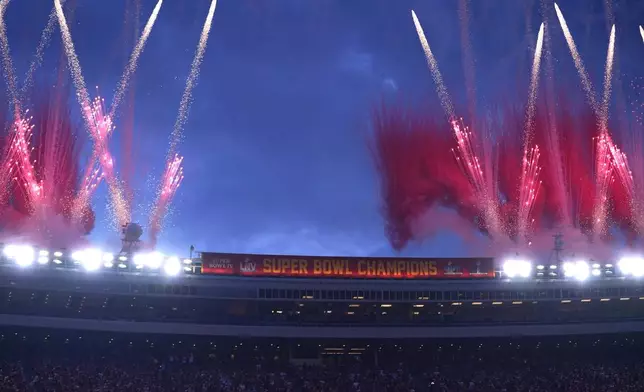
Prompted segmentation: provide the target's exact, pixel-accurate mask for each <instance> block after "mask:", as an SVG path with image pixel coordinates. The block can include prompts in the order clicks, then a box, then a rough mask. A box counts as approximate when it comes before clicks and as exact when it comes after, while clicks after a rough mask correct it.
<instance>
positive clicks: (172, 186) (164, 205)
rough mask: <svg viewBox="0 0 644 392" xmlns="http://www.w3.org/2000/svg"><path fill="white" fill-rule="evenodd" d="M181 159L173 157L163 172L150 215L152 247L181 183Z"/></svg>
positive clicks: (176, 156)
mask: <svg viewBox="0 0 644 392" xmlns="http://www.w3.org/2000/svg"><path fill="white" fill-rule="evenodd" d="M182 162H183V157H180V156H178V155H175V156H174V158H173V159H172V160H170V161H168V165H167V167H166V169H165V171H164V172H163V178H162V180H161V189H160V191H159V195H158V196H157V200H156V201H155V203H154V207H153V210H152V214H151V215H150V225H149V227H150V238H151V239H152V246H154V244H155V242H156V239H157V235H158V233H159V232H160V231H161V225H162V223H163V218H164V217H165V215H166V214H167V211H168V207H169V206H170V203H171V202H172V199H173V197H174V195H175V193H176V192H177V189H178V188H179V185H181V181H183V167H182V166H181V163H182Z"/></svg>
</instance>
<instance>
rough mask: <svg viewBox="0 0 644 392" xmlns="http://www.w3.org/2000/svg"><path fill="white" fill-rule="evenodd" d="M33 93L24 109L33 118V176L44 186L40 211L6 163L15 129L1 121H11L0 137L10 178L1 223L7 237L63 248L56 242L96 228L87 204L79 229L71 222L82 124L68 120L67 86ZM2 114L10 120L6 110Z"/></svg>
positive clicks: (4, 171) (6, 176) (4, 172)
mask: <svg viewBox="0 0 644 392" xmlns="http://www.w3.org/2000/svg"><path fill="white" fill-rule="evenodd" d="M36 91H38V95H37V96H36V97H35V98H34V99H33V103H34V107H33V109H31V110H30V111H29V113H28V114H29V115H31V116H32V117H33V118H32V120H31V122H30V123H31V124H32V125H33V132H32V135H31V138H30V140H29V148H30V151H29V153H28V154H29V159H30V160H31V164H32V166H33V169H34V174H35V176H36V179H35V180H36V181H37V182H38V183H40V184H42V199H43V202H42V203H40V207H39V208H38V209H34V208H33V206H32V205H31V202H30V200H29V199H28V198H27V196H26V195H27V192H26V190H25V189H24V187H25V183H26V182H25V181H23V180H22V179H21V178H19V175H17V173H16V172H15V170H13V169H12V167H11V166H10V165H8V164H7V158H6V155H7V153H8V141H9V140H11V137H12V132H14V130H13V128H12V127H11V126H10V125H11V121H4V122H3V123H4V124H9V125H7V126H5V133H4V134H3V135H2V139H1V143H2V146H0V148H1V149H0V151H2V154H3V155H2V157H1V158H2V159H1V160H0V161H2V162H4V163H5V166H4V167H3V168H2V173H1V174H2V176H1V177H2V178H3V179H5V181H7V182H8V184H6V186H7V188H8V193H6V194H5V195H4V196H5V197H2V198H0V200H2V201H3V205H2V206H1V207H2V210H1V211H0V227H2V229H3V231H4V233H8V235H9V236H19V237H27V238H29V239H30V240H33V241H36V242H44V243H50V242H52V243H55V245H56V246H65V245H67V244H65V243H60V242H70V241H71V242H75V241H77V240H78V239H79V238H80V237H81V236H82V235H85V234H88V233H89V232H91V230H92V229H93V228H94V220H95V215H94V211H92V210H91V208H90V209H88V210H87V211H85V212H84V215H83V220H82V224H81V227H72V224H71V208H72V203H73V200H74V198H75V196H76V195H77V192H78V189H79V154H80V149H79V147H80V146H79V143H78V138H79V134H80V132H81V131H82V130H81V129H80V127H81V124H80V123H79V122H76V121H74V120H72V117H71V113H70V110H69V107H68V105H67V102H68V96H69V90H68V89H67V88H64V87H53V88H51V89H42V88H39V89H37V90H36ZM5 106H6V105H5ZM3 116H4V118H5V119H9V118H10V116H8V115H7V114H6V113H5V114H4V115H3ZM5 235H7V234H5ZM42 245H44V244H42Z"/></svg>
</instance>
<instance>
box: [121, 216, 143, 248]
mask: <svg viewBox="0 0 644 392" xmlns="http://www.w3.org/2000/svg"><path fill="white" fill-rule="evenodd" d="M141 235H143V229H142V228H141V226H140V225H139V224H137V223H126V224H124V225H123V227H122V228H121V252H120V254H128V255H131V254H133V253H136V252H138V251H139V249H140V248H141Z"/></svg>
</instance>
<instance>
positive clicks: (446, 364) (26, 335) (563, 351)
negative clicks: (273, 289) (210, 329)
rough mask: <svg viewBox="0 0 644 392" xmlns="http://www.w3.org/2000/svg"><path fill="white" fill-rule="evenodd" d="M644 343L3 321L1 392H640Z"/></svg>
mask: <svg viewBox="0 0 644 392" xmlns="http://www.w3.org/2000/svg"><path fill="white" fill-rule="evenodd" d="M642 349H644V336H643V335H642V334H620V335H600V336H567V337H537V338H500V339H459V340H430V341H427V340H408V339H407V340H405V339H393V340H378V341H369V340H358V341H355V340H342V339H332V340H328V339H327V340H319V339H312V340H294V339H258V338H229V337H226V338H213V337H191V336H181V335H174V336H168V335H154V334H128V333H121V334H119V333H116V334H115V333H105V332H87V331H74V330H68V331H51V330H45V329H32V328H2V329H1V330H0V361H2V362H0V363H1V366H0V377H1V378H2V379H3V381H4V383H3V384H2V385H1V386H0V390H2V391H15V390H32V391H47V390H61V389H60V388H63V389H62V390H66V389H65V388H66V387H69V386H74V387H75V388H77V389H80V390H89V388H101V387H102V388H104V389H102V390H117V389H118V390H119V391H121V390H123V391H136V390H144V389H146V390H155V391H156V390H166V391H184V390H194V391H221V392H223V391H248V390H251V391H303V392H308V391H365V390H367V391H377V392H380V391H401V392H402V391H411V390H415V391H418V392H420V391H472V390H476V391H497V390H506V391H637V390H642V389H641V388H642V387H644V370H643V369H644V367H643V366H642V365H644V359H643V358H642V355H641V352H642ZM61 353H64V355H61Z"/></svg>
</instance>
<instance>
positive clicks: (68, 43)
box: [54, 0, 94, 137]
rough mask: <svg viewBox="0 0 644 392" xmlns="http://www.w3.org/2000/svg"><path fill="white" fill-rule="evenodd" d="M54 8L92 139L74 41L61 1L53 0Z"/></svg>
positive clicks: (78, 97)
mask: <svg viewBox="0 0 644 392" xmlns="http://www.w3.org/2000/svg"><path fill="white" fill-rule="evenodd" d="M54 7H55V8H56V16H57V17H58V25H59V26H60V34H61V36H62V39H63V47H64V48H65V53H66V54H67V62H68V63H69V71H70V73H71V74H72V79H73V81H74V86H75V87H76V97H77V99H78V103H79V104H80V107H81V112H82V115H83V119H84V120H85V124H86V125H87V129H88V130H89V132H90V136H92V137H93V136H94V135H93V134H94V130H93V129H92V121H91V118H90V117H89V113H90V112H91V109H90V106H91V101H90V98H89V94H88V93H87V86H86V84H85V78H83V69H82V68H81V66H80V62H79V61H78V56H77V55H76V49H74V41H73V40H72V35H71V33H70V32H69V27H68V26H67V20H66V19H65V13H64V12H63V7H62V5H61V0H54Z"/></svg>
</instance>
